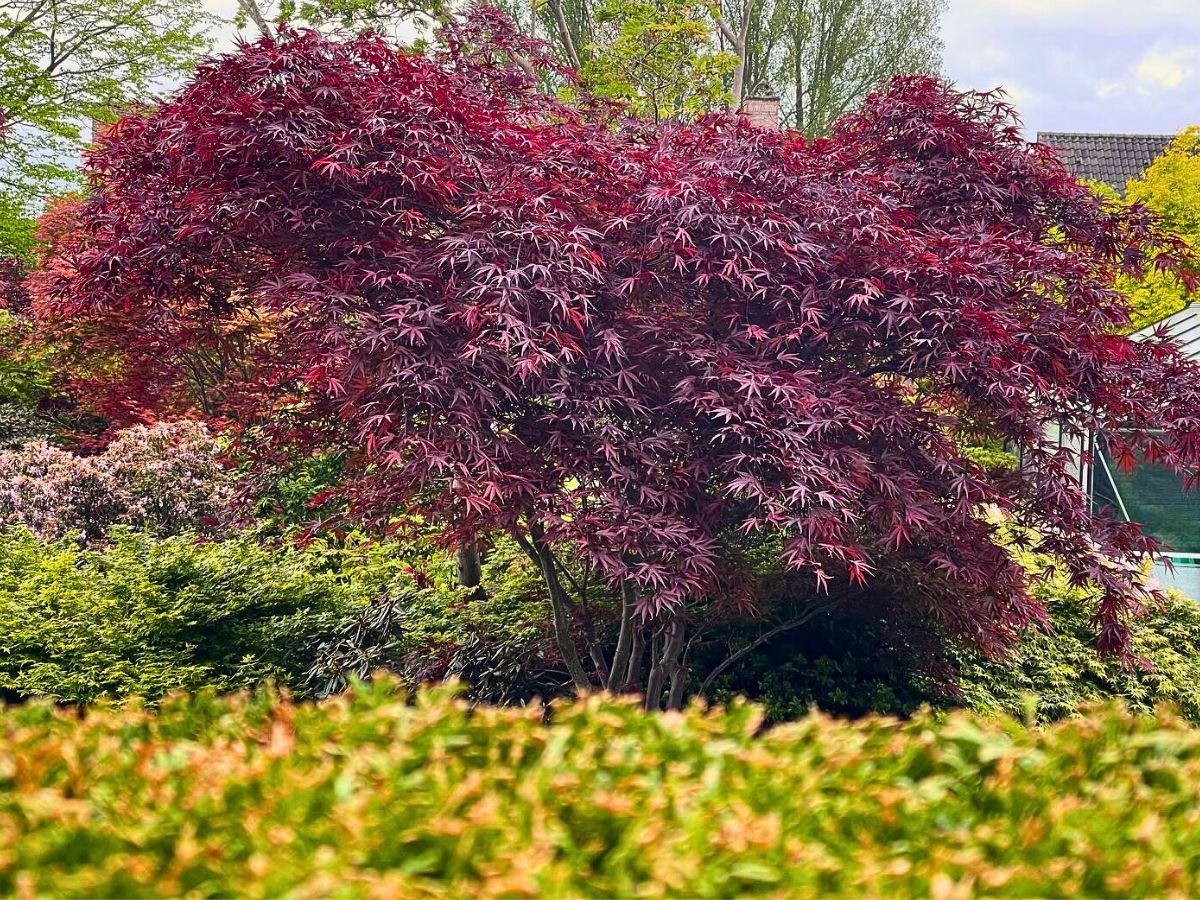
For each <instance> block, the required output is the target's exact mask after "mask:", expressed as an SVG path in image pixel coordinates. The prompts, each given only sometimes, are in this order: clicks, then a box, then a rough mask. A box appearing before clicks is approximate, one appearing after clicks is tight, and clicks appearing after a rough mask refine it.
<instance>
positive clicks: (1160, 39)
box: [942, 0, 1200, 137]
mask: <svg viewBox="0 0 1200 900" xmlns="http://www.w3.org/2000/svg"><path fill="white" fill-rule="evenodd" d="M942 32H943V37H944V38H945V42H946V51H945V72H946V75H947V76H948V77H950V78H951V79H953V80H954V81H956V82H957V83H958V84H960V85H962V86H964V87H972V88H990V87H995V86H1003V87H1004V89H1005V90H1006V91H1007V92H1008V94H1009V96H1010V98H1011V99H1012V102H1013V103H1014V105H1015V106H1016V107H1017V110H1018V111H1019V112H1020V113H1021V117H1022V119H1023V120H1024V122H1025V126H1026V129H1027V131H1028V132H1029V133H1030V137H1032V136H1033V135H1032V133H1033V132H1035V131H1038V130H1041V131H1100V132H1154V133H1171V132H1175V131H1178V130H1179V129H1181V128H1183V127H1184V126H1186V125H1191V124H1200V0H948V8H947V10H946V15H945V18H944V20H943V28H942Z"/></svg>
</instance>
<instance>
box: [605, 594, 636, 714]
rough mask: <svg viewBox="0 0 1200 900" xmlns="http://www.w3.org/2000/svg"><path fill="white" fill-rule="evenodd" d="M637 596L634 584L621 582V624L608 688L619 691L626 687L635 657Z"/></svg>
mask: <svg viewBox="0 0 1200 900" xmlns="http://www.w3.org/2000/svg"><path fill="white" fill-rule="evenodd" d="M635 603H636V597H635V596H634V592H633V585H632V584H630V583H629V582H628V581H623V582H621V626H620V631H619V632H618V633H617V648H616V650H614V651H613V662H612V668H611V669H610V670H609V676H608V689H609V690H610V691H614V692H618V691H622V690H624V689H626V686H627V684H628V682H629V668H630V663H631V662H632V659H633V646H634V622H633V613H634V605H635Z"/></svg>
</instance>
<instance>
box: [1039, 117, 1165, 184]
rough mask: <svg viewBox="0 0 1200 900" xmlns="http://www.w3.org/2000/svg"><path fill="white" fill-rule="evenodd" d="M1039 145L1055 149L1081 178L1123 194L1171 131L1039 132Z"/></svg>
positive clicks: (1155, 154) (1160, 147)
mask: <svg viewBox="0 0 1200 900" xmlns="http://www.w3.org/2000/svg"><path fill="white" fill-rule="evenodd" d="M1037 139H1038V143H1039V144H1046V145H1047V146H1049V147H1053V148H1054V149H1056V150H1058V152H1059V155H1060V156H1061V157H1062V161H1063V164H1064V165H1065V166H1066V167H1067V169H1068V170H1070V171H1071V172H1072V173H1074V174H1075V175H1076V176H1078V177H1080V178H1090V179H1092V180H1093V181H1102V182H1104V183H1105V184H1107V185H1110V186H1112V187H1114V188H1116V189H1117V190H1118V191H1121V192H1122V193H1124V191H1125V184H1126V182H1128V181H1129V180H1130V179H1132V178H1140V177H1141V176H1142V174H1143V173H1144V172H1145V171H1146V169H1147V168H1148V167H1149V166H1150V163H1152V162H1154V160H1155V159H1157V158H1158V157H1159V156H1161V155H1162V154H1163V151H1165V150H1166V149H1167V147H1168V146H1169V145H1170V143H1171V141H1173V140H1174V139H1175V135H1173V134H1083V133H1070V132H1063V131H1039V132H1038V135H1037Z"/></svg>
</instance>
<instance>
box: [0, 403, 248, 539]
mask: <svg viewBox="0 0 1200 900" xmlns="http://www.w3.org/2000/svg"><path fill="white" fill-rule="evenodd" d="M231 491H232V480H231V478H230V476H229V474H228V473H227V472H226V471H225V469H224V467H223V465H222V462H221V454H220V447H219V445H218V444H217V442H216V441H215V440H214V438H213V436H212V435H211V434H210V433H209V431H208V429H207V428H206V427H205V426H204V424H203V423H201V422H196V421H192V420H181V421H177V422H166V423H160V424H157V425H149V426H147V425H137V426H134V427H132V428H127V429H125V430H123V431H121V432H118V433H117V436H116V438H115V439H114V440H113V441H112V443H111V444H109V446H108V448H107V449H106V450H105V451H104V452H103V453H100V454H97V455H94V456H81V455H78V454H75V453H71V452H70V451H67V450H62V449H60V448H58V447H54V446H52V445H50V444H48V443H46V442H45V441H37V442H34V443H32V444H29V445H27V446H25V447H23V448H21V449H19V450H7V451H0V526H5V525H23V526H25V527H27V528H29V529H30V530H31V531H32V532H34V533H35V534H36V535H38V536H39V537H43V538H47V539H52V538H58V537H62V536H64V535H67V534H77V535H79V536H80V537H81V539H82V540H84V541H85V542H94V541H97V540H100V539H102V538H103V537H104V534H105V532H106V531H107V530H108V528H109V527H110V526H112V525H133V526H136V527H138V528H145V529H146V530H148V531H152V532H154V533H156V534H160V535H171V534H178V533H180V532H183V531H189V530H198V529H203V528H204V527H205V526H206V525H211V524H212V523H213V521H214V520H215V519H216V517H217V516H218V514H219V513H220V512H221V511H222V509H223V508H224V506H225V505H226V504H227V502H228V500H229V497H230V494H231Z"/></svg>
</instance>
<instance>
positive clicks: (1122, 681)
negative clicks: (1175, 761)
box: [957, 579, 1200, 722]
mask: <svg viewBox="0 0 1200 900" xmlns="http://www.w3.org/2000/svg"><path fill="white" fill-rule="evenodd" d="M1064 582H1065V579H1064V580H1057V579H1056V580H1055V581H1053V582H1051V583H1050V584H1048V585H1046V586H1044V587H1042V588H1040V589H1039V590H1040V591H1041V592H1042V593H1043V594H1044V595H1045V597H1044V599H1045V603H1046V609H1047V611H1048V613H1049V615H1050V626H1051V627H1050V630H1048V631H1040V630H1032V631H1030V632H1029V633H1028V634H1026V635H1025V636H1024V638H1023V640H1022V641H1021V643H1020V644H1019V645H1018V646H1017V648H1016V649H1015V650H1014V651H1013V653H1012V655H1011V656H1010V657H1008V658H1005V659H1000V660H990V659H987V658H986V657H984V656H982V655H980V654H979V653H976V652H971V651H960V652H959V654H958V660H957V661H958V665H959V668H960V672H961V679H960V681H961V689H962V694H963V698H962V699H963V702H964V703H965V704H966V705H968V706H970V707H971V708H973V709H975V710H977V711H979V712H985V713H1005V714H1008V715H1012V716H1024V717H1027V718H1028V717H1036V718H1037V719H1038V720H1039V721H1050V720H1054V719H1059V718H1062V717H1063V716H1069V715H1072V714H1073V713H1075V712H1076V711H1077V710H1078V709H1079V707H1080V705H1082V704H1086V703H1089V702H1094V701H1097V700H1107V699H1110V698H1114V697H1116V698H1120V699H1122V700H1123V701H1124V702H1125V703H1126V704H1127V705H1128V706H1129V707H1130V708H1131V709H1133V710H1135V711H1138V712H1143V713H1149V712H1151V711H1153V709H1154V707H1155V706H1156V705H1158V704H1161V703H1164V702H1169V703H1172V704H1174V705H1175V706H1177V707H1178V708H1179V709H1180V711H1181V712H1182V714H1183V715H1185V716H1186V717H1187V718H1189V719H1191V720H1193V721H1197V722H1200V606H1198V605H1197V603H1196V601H1194V600H1191V599H1189V598H1187V597H1184V596H1182V595H1180V594H1170V595H1169V596H1168V597H1167V599H1166V601H1165V602H1164V603H1162V604H1161V605H1160V606H1156V607H1153V608H1151V609H1150V610H1149V611H1148V612H1147V615H1146V616H1145V617H1144V618H1143V619H1141V620H1140V621H1138V622H1136V623H1135V624H1134V626H1133V629H1132V641H1131V649H1132V652H1133V654H1134V656H1135V657H1136V661H1135V662H1133V663H1129V662H1126V661H1123V660H1121V659H1119V658H1116V657H1112V656H1103V655H1100V654H1098V653H1096V650H1095V635H1096V626H1095V622H1094V618H1093V616H1094V612H1095V600H1094V599H1093V600H1090V601H1089V599H1088V596H1087V594H1086V592H1083V591H1080V590H1078V589H1072V588H1070V587H1068V586H1067V585H1066V584H1065V583H1064Z"/></svg>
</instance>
